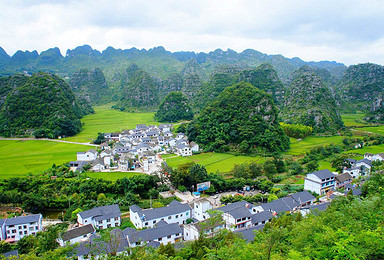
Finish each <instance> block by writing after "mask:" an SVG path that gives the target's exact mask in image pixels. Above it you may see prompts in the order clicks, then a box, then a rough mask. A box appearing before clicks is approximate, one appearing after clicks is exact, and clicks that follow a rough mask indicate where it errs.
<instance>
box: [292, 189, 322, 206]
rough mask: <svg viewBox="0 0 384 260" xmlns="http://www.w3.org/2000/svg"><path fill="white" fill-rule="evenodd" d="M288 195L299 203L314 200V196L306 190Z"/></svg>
mask: <svg viewBox="0 0 384 260" xmlns="http://www.w3.org/2000/svg"><path fill="white" fill-rule="evenodd" d="M290 196H291V197H292V198H293V199H294V200H295V201H296V202H297V203H300V204H303V203H306V202H309V201H314V200H316V198H315V197H314V196H313V195H312V194H311V193H309V192H308V191H302V192H297V193H293V194H291V195H290Z"/></svg>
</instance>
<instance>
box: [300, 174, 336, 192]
mask: <svg viewBox="0 0 384 260" xmlns="http://www.w3.org/2000/svg"><path fill="white" fill-rule="evenodd" d="M335 177H336V175H335V174H333V173H332V172H331V171H330V170H327V169H326V170H321V171H317V172H312V173H309V174H307V176H305V180H304V190H309V191H313V192H316V193H317V194H319V195H323V194H324V193H326V192H327V191H328V190H329V189H333V188H335V185H336V182H335Z"/></svg>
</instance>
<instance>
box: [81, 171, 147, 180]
mask: <svg viewBox="0 0 384 260" xmlns="http://www.w3.org/2000/svg"><path fill="white" fill-rule="evenodd" d="M141 174H142V173H140V172H87V173H86V176H87V177H90V178H101V179H104V180H109V181H115V180H117V179H122V178H124V177H127V178H130V177H132V176H135V175H141Z"/></svg>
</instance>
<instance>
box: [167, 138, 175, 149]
mask: <svg viewBox="0 0 384 260" xmlns="http://www.w3.org/2000/svg"><path fill="white" fill-rule="evenodd" d="M168 144H169V146H170V147H174V146H176V139H174V138H171V139H169V140H168Z"/></svg>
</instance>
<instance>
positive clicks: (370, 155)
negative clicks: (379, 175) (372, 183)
mask: <svg viewBox="0 0 384 260" xmlns="http://www.w3.org/2000/svg"><path fill="white" fill-rule="evenodd" d="M364 159H368V160H370V161H372V162H373V161H384V153H378V154H373V153H366V154H364Z"/></svg>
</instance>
